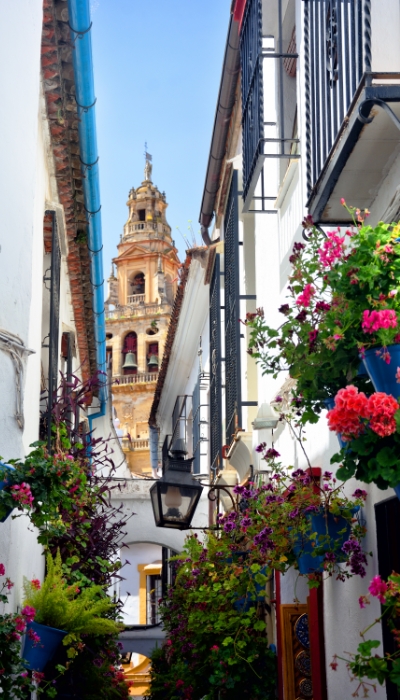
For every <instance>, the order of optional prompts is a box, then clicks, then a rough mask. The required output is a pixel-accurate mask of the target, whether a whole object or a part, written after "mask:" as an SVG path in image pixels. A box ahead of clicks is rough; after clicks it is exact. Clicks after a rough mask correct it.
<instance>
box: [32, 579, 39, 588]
mask: <svg viewBox="0 0 400 700" xmlns="http://www.w3.org/2000/svg"><path fill="white" fill-rule="evenodd" d="M31 586H32V588H34V589H35V591H39V590H40V581H39V579H38V578H33V579H32V581H31Z"/></svg>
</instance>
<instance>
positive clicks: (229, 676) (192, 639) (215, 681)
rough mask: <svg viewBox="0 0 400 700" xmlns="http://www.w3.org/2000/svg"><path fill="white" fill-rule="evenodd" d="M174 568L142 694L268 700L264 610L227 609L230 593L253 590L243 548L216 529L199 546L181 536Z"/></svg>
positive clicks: (270, 677) (271, 658)
mask: <svg viewBox="0 0 400 700" xmlns="http://www.w3.org/2000/svg"><path fill="white" fill-rule="evenodd" d="M242 539H243V538H242ZM232 553H233V556H232V557H231V561H230V562H228V561H227V559H229V558H230V554H232ZM176 564H177V575H176V580H175V584H174V586H173V587H170V589H169V591H168V596H167V599H166V600H165V601H163V603H162V604H161V608H160V610H161V617H162V621H163V626H164V629H165V631H166V640H165V643H164V645H163V647H162V649H161V650H160V651H157V652H155V655H154V666H153V670H152V677H151V686H150V691H149V693H148V696H147V697H148V698H149V699H150V698H151V700H161V698H165V697H168V698H171V699H172V698H174V699H175V698H176V699H178V698H180V699H182V698H186V699H187V700H200V699H201V698H203V697H207V698H209V699H210V700H218V698H223V697H249V698H265V699H266V700H268V699H270V700H272V699H273V698H275V697H276V695H275V693H276V660H275V655H274V653H273V652H272V651H271V650H270V649H269V647H268V640H267V637H266V623H265V621H264V616H265V613H264V608H263V606H262V605H258V606H255V605H253V606H251V607H247V606H243V607H242V608H241V609H238V606H235V605H234V603H235V601H237V596H243V595H245V594H246V592H247V590H249V589H250V588H253V589H254V592H255V588H254V582H253V581H252V580H251V579H250V578H249V575H248V563H247V558H246V556H244V555H243V550H241V549H240V546H239V545H237V544H236V543H235V542H234V541H232V537H231V535H230V534H229V533H225V531H224V530H222V531H220V532H219V533H218V532H210V531H209V532H208V533H207V535H206V537H205V540H204V543H201V542H200V541H199V539H198V538H197V537H196V536H195V535H191V536H189V537H188V538H187V540H186V543H185V546H184V551H183V553H182V554H181V555H179V558H177V559H176ZM264 586H265V584H264Z"/></svg>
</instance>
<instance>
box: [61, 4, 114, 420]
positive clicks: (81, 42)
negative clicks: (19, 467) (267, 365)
mask: <svg viewBox="0 0 400 700" xmlns="http://www.w3.org/2000/svg"><path fill="white" fill-rule="evenodd" d="M68 13H69V26H70V29H71V42H72V45H73V47H74V50H73V63H74V74H75V87H76V102H77V106H78V116H79V120H78V123H79V143H80V151H81V162H82V174H83V176H84V177H83V185H84V188H83V189H84V198H85V209H86V215H87V219H88V248H89V251H90V256H91V286H92V290H93V313H94V326H95V341H96V357H97V368H98V370H99V371H100V372H104V375H103V376H104V380H103V381H101V385H100V393H99V399H100V408H99V411H97V412H96V413H92V414H91V415H90V416H89V425H90V430H92V421H93V420H94V419H95V418H101V417H102V416H104V415H105V414H106V404H107V374H106V325H105V313H104V287H103V285H104V276H103V256H102V249H103V242H102V231H101V213H100V209H101V205H100V187H99V164H98V161H99V156H98V151H97V137H96V114H95V102H96V98H95V95H94V80H93V59H92V41H91V26H92V23H91V20H90V7H89V0H68Z"/></svg>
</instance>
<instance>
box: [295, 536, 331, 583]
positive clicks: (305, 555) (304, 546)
mask: <svg viewBox="0 0 400 700" xmlns="http://www.w3.org/2000/svg"><path fill="white" fill-rule="evenodd" d="M313 550H314V547H313V546H312V544H311V541H310V540H307V541H304V540H303V539H302V538H301V537H300V535H299V536H298V538H297V543H296V544H294V545H293V551H294V553H295V555H296V559H297V566H298V568H299V572H300V573H301V574H304V575H306V574H315V573H316V572H318V571H323V570H324V559H325V557H323V556H318V557H313V555H312V552H313Z"/></svg>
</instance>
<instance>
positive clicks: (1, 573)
mask: <svg viewBox="0 0 400 700" xmlns="http://www.w3.org/2000/svg"><path fill="white" fill-rule="evenodd" d="M5 573H6V570H5V568H4V564H0V576H4V574H5Z"/></svg>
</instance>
